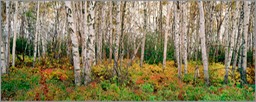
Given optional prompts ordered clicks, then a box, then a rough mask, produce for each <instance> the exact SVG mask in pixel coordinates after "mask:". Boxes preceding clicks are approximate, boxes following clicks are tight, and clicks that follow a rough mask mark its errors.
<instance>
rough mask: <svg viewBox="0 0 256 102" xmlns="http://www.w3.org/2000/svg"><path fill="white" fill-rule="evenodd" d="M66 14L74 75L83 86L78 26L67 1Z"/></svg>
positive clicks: (77, 82)
mask: <svg viewBox="0 0 256 102" xmlns="http://www.w3.org/2000/svg"><path fill="white" fill-rule="evenodd" d="M65 6H66V13H67V17H68V25H67V26H68V32H69V33H70V35H71V41H72V53H73V54H72V55H73V64H74V73H75V84H76V85H78V86H79V85H80V84H81V76H80V72H81V70H80V57H79V51H78V38H77V35H76V33H75V32H76V25H75V23H74V17H73V11H72V9H71V8H72V7H71V1H65Z"/></svg>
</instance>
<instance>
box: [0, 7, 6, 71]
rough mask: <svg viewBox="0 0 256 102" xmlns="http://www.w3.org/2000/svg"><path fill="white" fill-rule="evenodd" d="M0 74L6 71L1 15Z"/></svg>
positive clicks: (0, 19)
mask: <svg viewBox="0 0 256 102" xmlns="http://www.w3.org/2000/svg"><path fill="white" fill-rule="evenodd" d="M0 8H2V2H0ZM0 14H2V11H0ZM0 24H1V25H0V28H1V29H0V59H1V60H0V70H1V72H0V74H2V73H6V64H5V56H4V54H5V49H4V42H3V41H4V40H3V37H2V17H0Z"/></svg>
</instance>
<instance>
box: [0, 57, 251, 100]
mask: <svg viewBox="0 0 256 102" xmlns="http://www.w3.org/2000/svg"><path fill="white" fill-rule="evenodd" d="M25 61H27V62H29V61H31V60H30V59H26V60H25ZM127 61H128V60H124V62H123V63H125V62H127ZM59 62H63V63H64V64H63V63H62V64H60V63H59ZM68 62H69V60H68V59H67V58H63V59H60V61H49V60H48V58H46V60H45V62H44V63H37V64H36V66H35V68H32V67H29V65H22V63H19V64H18V65H17V67H12V68H11V69H10V73H9V74H8V75H7V74H5V75H3V76H2V84H1V88H2V90H1V94H2V99H3V100H20V101H22V100H29V101H35V100H55V101H60V100H67V101H71V100H79V101H84V100H116V101H117V100H118V101H127V100H131V101H135V100H136V101H142V100H148V101H149V100H151V101H154V100H172V101H175V100H205V101H208V100H211V101H212V100H216V101H220V100H221V101H223V100H230V101H231V100H232V101H233V100H238V101H241V100H254V99H255V98H254V96H255V85H254V84H253V83H255V79H254V78H253V77H251V75H254V74H253V73H254V69H253V68H247V73H248V76H247V80H248V83H249V84H248V85H246V86H244V87H241V86H240V83H239V78H240V75H239V73H238V72H236V73H235V77H236V78H235V79H232V78H231V75H230V77H229V80H230V82H229V83H228V84H227V85H224V84H223V83H222V82H223V79H224V74H225V69H224V65H222V64H220V63H211V64H210V66H209V75H210V80H211V85H210V86H205V84H204V80H203V66H202V65H199V66H198V67H199V71H200V72H199V76H198V77H197V78H195V67H196V64H198V63H196V62H189V64H188V74H183V76H182V79H178V77H177V73H178V71H177V68H176V67H175V65H174V61H167V63H166V69H165V70H163V69H162V64H144V65H143V68H141V67H140V66H139V61H134V63H133V65H132V66H131V67H129V68H128V69H127V68H126V67H125V65H123V66H124V67H122V68H121V70H123V71H128V74H127V77H128V79H126V81H123V83H119V82H118V80H117V76H115V77H112V68H113V67H112V65H113V64H107V63H109V62H107V61H104V62H102V64H100V65H96V66H94V67H93V68H92V79H93V80H92V82H91V83H90V84H89V85H87V86H84V85H81V86H75V85H74V75H73V74H74V72H73V67H72V65H71V64H69V63H68ZM182 73H184V70H182Z"/></svg>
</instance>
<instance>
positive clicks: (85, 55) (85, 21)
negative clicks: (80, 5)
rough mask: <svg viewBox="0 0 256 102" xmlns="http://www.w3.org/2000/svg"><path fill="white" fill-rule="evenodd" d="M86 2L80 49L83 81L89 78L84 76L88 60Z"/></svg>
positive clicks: (85, 2)
mask: <svg viewBox="0 0 256 102" xmlns="http://www.w3.org/2000/svg"><path fill="white" fill-rule="evenodd" d="M87 2H88V1H84V10H85V11H84V28H83V29H84V33H83V36H82V38H83V44H82V46H83V48H82V56H83V57H82V60H83V62H82V65H83V70H82V76H84V79H87V80H88V78H89V76H86V75H85V72H86V69H88V60H87V49H88V47H87V42H88V22H87V17H88V13H87ZM87 80H85V81H84V84H85V85H86V84H87Z"/></svg>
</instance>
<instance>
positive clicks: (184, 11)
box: [182, 2, 188, 74]
mask: <svg viewBox="0 0 256 102" xmlns="http://www.w3.org/2000/svg"><path fill="white" fill-rule="evenodd" d="M187 6H188V4H187V2H184V3H183V5H182V18H183V23H182V29H183V30H182V45H183V51H182V52H183V61H184V72H185V74H187V72H188V69H187V68H188V61H187V32H188V30H187V26H188V18H187V16H188V13H187Z"/></svg>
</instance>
